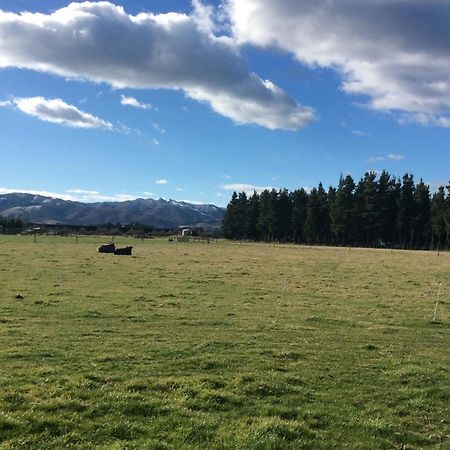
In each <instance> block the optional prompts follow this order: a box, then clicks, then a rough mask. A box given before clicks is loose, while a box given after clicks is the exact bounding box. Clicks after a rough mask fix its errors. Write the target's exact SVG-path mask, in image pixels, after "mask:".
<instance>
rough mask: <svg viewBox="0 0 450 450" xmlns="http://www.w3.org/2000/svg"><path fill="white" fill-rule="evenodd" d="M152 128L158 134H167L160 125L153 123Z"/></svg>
mask: <svg viewBox="0 0 450 450" xmlns="http://www.w3.org/2000/svg"><path fill="white" fill-rule="evenodd" d="M152 127H153V129H154V130H155V131H157V132H158V133H161V134H164V133H165V132H166V130H165V129H164V128H163V127H162V126H161V125H160V124H159V123H156V122H154V123H152Z"/></svg>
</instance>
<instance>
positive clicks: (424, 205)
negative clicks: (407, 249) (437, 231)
mask: <svg viewBox="0 0 450 450" xmlns="http://www.w3.org/2000/svg"><path fill="white" fill-rule="evenodd" d="M414 202H415V211H416V214H415V217H414V219H413V223H414V225H413V226H414V235H415V245H414V248H425V246H426V242H427V240H428V239H429V235H430V205H431V199H430V188H429V186H427V185H426V184H425V183H424V182H423V181H422V179H421V180H420V182H419V183H418V184H417V185H416V190H415V192H414Z"/></svg>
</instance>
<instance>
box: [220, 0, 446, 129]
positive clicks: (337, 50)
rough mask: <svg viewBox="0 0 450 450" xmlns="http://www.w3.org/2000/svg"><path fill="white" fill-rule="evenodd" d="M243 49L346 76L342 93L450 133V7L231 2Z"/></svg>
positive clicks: (406, 2) (378, 1)
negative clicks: (273, 50)
mask: <svg viewBox="0 0 450 450" xmlns="http://www.w3.org/2000/svg"><path fill="white" fill-rule="evenodd" d="M225 4H226V8H227V10H228V13H229V16H230V21H231V27H232V31H233V34H234V36H235V38H236V39H237V41H238V42H239V43H240V44H248V43H250V44H253V45H256V46H260V47H270V46H276V47H278V48H280V49H283V50H285V51H287V52H289V53H292V54H293V55H295V57H296V59H297V60H298V61H299V62H301V63H303V64H307V65H309V66H310V67H312V68H315V67H326V68H331V69H334V70H336V71H338V72H339V73H340V75H341V76H342V80H343V83H342V89H343V90H344V91H345V92H347V93H350V94H362V95H365V96H368V98H369V100H368V106H369V107H371V108H373V109H374V110H378V111H384V112H394V113H400V114H401V113H407V114H408V115H407V116H406V118H405V117H403V120H404V121H405V120H406V121H411V122H418V123H421V124H424V125H428V126H441V127H449V126H450V117H449V113H450V71H449V67H450V26H449V23H450V2H448V1H445V0H435V1H433V2H422V1H417V0H366V1H354V0H315V1H314V2H311V1H310V0H283V1H273V0H227V1H226V3H225Z"/></svg>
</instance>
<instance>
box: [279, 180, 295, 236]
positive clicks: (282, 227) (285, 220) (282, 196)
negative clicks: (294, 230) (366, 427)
mask: <svg viewBox="0 0 450 450" xmlns="http://www.w3.org/2000/svg"><path fill="white" fill-rule="evenodd" d="M275 211H276V222H277V226H276V229H277V239H278V240H279V241H282V242H287V241H290V240H291V221H292V201H291V197H290V195H289V191H288V190H287V189H283V190H280V191H279V192H278V195H277V201H276V209H275Z"/></svg>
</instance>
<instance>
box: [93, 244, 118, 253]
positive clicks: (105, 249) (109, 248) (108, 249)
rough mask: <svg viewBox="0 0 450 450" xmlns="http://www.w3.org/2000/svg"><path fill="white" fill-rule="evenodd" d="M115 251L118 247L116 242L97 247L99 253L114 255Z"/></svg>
mask: <svg viewBox="0 0 450 450" xmlns="http://www.w3.org/2000/svg"><path fill="white" fill-rule="evenodd" d="M115 250H116V246H115V245H114V242H111V244H102V245H99V246H98V247H97V251H98V252H99V253H114V251H115Z"/></svg>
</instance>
